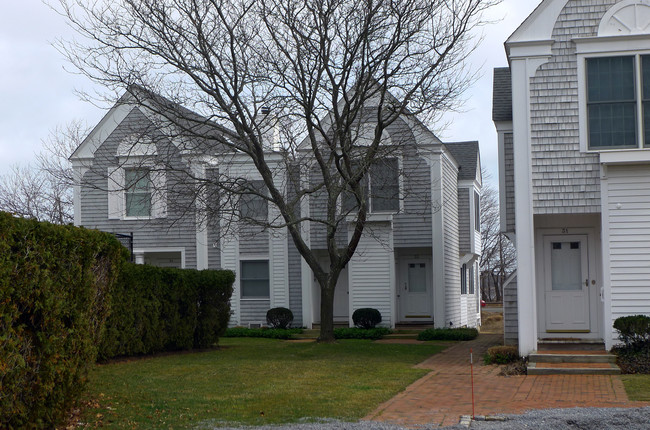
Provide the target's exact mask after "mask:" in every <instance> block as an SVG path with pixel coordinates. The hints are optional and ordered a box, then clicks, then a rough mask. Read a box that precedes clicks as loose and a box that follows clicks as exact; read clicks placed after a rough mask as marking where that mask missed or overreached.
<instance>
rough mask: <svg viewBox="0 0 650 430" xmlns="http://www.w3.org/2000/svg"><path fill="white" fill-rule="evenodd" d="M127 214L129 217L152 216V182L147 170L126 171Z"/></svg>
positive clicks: (125, 196) (125, 195)
mask: <svg viewBox="0 0 650 430" xmlns="http://www.w3.org/2000/svg"><path fill="white" fill-rule="evenodd" d="M124 181H125V192H124V200H125V202H124V203H125V209H126V211H125V214H126V216H127V217H149V216H151V180H150V172H149V170H147V169H140V168H139V169H126V170H125V171H124Z"/></svg>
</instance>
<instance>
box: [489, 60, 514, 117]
mask: <svg viewBox="0 0 650 430" xmlns="http://www.w3.org/2000/svg"><path fill="white" fill-rule="evenodd" d="M492 121H512V83H511V81H510V68H508V67H497V68H496V69H494V81H493V85H492Z"/></svg>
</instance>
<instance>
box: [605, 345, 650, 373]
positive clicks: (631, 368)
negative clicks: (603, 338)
mask: <svg viewBox="0 0 650 430" xmlns="http://www.w3.org/2000/svg"><path fill="white" fill-rule="evenodd" d="M612 352H613V353H614V354H616V364H618V367H620V368H621V372H623V373H644V374H650V344H645V345H637V346H617V347H614V348H612Z"/></svg>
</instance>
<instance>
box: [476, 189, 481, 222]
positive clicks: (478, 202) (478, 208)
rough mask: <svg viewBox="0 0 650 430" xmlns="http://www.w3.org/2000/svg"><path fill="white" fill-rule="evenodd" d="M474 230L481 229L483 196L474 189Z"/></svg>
mask: <svg viewBox="0 0 650 430" xmlns="http://www.w3.org/2000/svg"><path fill="white" fill-rule="evenodd" d="M474 230H476V231H479V232H480V231H481V197H480V196H479V195H478V193H477V192H476V191H474Z"/></svg>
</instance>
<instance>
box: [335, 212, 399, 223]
mask: <svg viewBox="0 0 650 430" xmlns="http://www.w3.org/2000/svg"><path fill="white" fill-rule="evenodd" d="M396 213H397V212H379V213H377V212H375V213H369V214H368V215H367V216H366V222H392V221H393V216H394V215H395V214H396ZM345 220H346V221H347V222H355V221H356V220H357V217H356V216H354V215H348V216H347V217H346V218H345Z"/></svg>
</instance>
